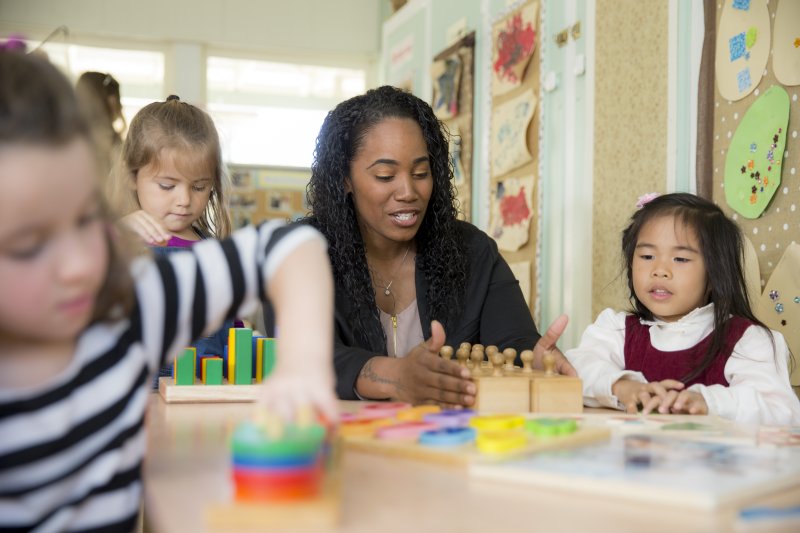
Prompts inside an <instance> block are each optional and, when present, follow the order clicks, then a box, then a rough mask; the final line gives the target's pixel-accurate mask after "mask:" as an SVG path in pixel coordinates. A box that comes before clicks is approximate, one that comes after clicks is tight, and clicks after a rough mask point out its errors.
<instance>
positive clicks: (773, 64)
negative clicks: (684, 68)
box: [712, 0, 800, 394]
mask: <svg viewBox="0 0 800 533" xmlns="http://www.w3.org/2000/svg"><path fill="white" fill-rule="evenodd" d="M716 20H717V26H716V30H717V40H716V49H715V55H716V57H715V71H714V76H715V81H716V83H715V99H714V141H713V147H714V152H713V167H714V172H713V189H712V190H713V200H714V202H715V203H717V204H718V205H719V206H720V207H721V208H722V209H723V210H724V211H725V213H726V214H728V215H729V216H731V217H732V218H733V219H734V220H736V222H737V223H738V224H739V226H740V227H741V228H742V231H743V232H744V234H745V235H746V236H747V238H748V239H749V240H750V241H751V242H752V244H753V247H754V249H755V255H756V256H757V258H758V271H759V272H758V275H757V277H759V278H760V286H761V287H760V288H761V294H760V295H757V301H756V302H754V306H753V307H754V312H755V314H756V316H757V317H758V318H759V319H760V320H762V321H763V322H764V323H765V324H766V325H767V326H769V327H770V328H771V329H773V330H776V331H779V332H781V333H782V334H783V336H784V338H785V339H786V341H787V343H788V345H789V348H790V350H791V351H792V353H793V354H794V357H795V365H794V372H793V374H792V385H793V386H795V387H796V389H795V390H796V391H797V392H798V394H800V389H798V388H797V387H798V386H800V365H798V364H797V363H798V358H799V357H800V244H798V243H800V175H798V174H799V173H798V170H800V137H798V130H800V23H798V21H800V2H797V1H792V0H789V1H787V0H780V1H778V0H769V1H768V2H767V1H765V0H724V1H723V0H718V2H717V11H716Z"/></svg>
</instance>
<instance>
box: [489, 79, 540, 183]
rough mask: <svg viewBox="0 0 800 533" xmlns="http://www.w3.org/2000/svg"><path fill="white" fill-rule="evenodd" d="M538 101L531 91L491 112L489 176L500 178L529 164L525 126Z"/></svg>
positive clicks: (529, 154) (529, 155)
mask: <svg viewBox="0 0 800 533" xmlns="http://www.w3.org/2000/svg"><path fill="white" fill-rule="evenodd" d="M537 103H538V99H537V98H536V96H535V95H534V94H533V89H528V90H527V91H525V92H523V93H521V94H520V95H519V96H517V97H516V98H513V99H511V100H509V101H507V102H505V103H504V104H501V105H499V106H498V107H496V108H494V110H493V112H492V129H491V135H492V138H491V144H490V147H489V150H490V151H491V152H490V153H491V163H492V176H494V177H497V176H502V175H503V174H506V173H508V172H510V171H512V170H514V169H515V168H517V167H519V166H521V165H524V164H525V163H527V162H529V161H530V160H531V153H530V152H529V151H528V125H529V124H530V122H531V119H532V118H533V115H534V113H535V112H536V105H537Z"/></svg>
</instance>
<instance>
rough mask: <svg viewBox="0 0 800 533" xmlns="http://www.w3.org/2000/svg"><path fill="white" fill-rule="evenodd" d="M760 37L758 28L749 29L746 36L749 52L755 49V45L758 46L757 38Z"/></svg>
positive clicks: (745, 40)
mask: <svg viewBox="0 0 800 533" xmlns="http://www.w3.org/2000/svg"><path fill="white" fill-rule="evenodd" d="M757 37H758V28H756V27H755V26H750V28H748V30H747V33H746V34H745V36H744V43H745V46H746V47H747V49H748V50H750V49H751V48H753V45H754V44H756V38H757Z"/></svg>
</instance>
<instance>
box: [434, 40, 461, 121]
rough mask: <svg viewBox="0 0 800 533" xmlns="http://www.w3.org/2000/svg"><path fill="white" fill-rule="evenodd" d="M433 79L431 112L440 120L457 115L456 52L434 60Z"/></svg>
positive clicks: (458, 80) (458, 61)
mask: <svg viewBox="0 0 800 533" xmlns="http://www.w3.org/2000/svg"><path fill="white" fill-rule="evenodd" d="M431 79H432V81H433V112H434V113H435V114H436V116H437V117H439V119H441V120H447V119H451V118H453V117H455V116H456V115H458V88H459V85H460V83H461V58H460V57H459V55H458V53H457V52H456V53H454V54H452V55H450V56H449V57H446V58H444V59H440V60H438V61H434V62H433V65H432V66H431Z"/></svg>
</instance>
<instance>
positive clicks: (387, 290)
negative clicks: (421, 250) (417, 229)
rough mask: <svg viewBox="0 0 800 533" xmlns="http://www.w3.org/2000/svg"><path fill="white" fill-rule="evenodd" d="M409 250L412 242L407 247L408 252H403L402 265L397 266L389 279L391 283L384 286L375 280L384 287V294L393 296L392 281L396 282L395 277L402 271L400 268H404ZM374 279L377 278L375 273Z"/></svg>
mask: <svg viewBox="0 0 800 533" xmlns="http://www.w3.org/2000/svg"><path fill="white" fill-rule="evenodd" d="M409 250H411V245H410V244H409V245H408V248H406V253H404V254H403V259H402V260H401V261H400V265H399V266H398V267H397V270H396V271H395V273H394V275H393V276H392V279H390V280H389V284H388V285H386V286H385V287H384V286H383V285H381V284H380V283H378V282H377V280H376V281H375V283H376V284H377V285H378V286H379V287H380V288H382V289H383V294H384V295H385V296H392V290H391V289H392V283H394V278H396V277H397V274H398V273H399V272H400V269H402V268H403V264H404V263H405V262H406V257H408V251H409ZM373 279H375V276H374V275H373Z"/></svg>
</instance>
